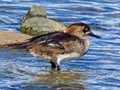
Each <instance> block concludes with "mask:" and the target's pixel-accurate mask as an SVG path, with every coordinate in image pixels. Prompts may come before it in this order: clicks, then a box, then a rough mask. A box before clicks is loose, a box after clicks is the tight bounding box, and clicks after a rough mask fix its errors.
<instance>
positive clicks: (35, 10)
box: [22, 6, 47, 23]
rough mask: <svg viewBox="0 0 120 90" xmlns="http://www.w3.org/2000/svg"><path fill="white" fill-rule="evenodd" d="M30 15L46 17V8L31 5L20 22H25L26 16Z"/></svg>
mask: <svg viewBox="0 0 120 90" xmlns="http://www.w3.org/2000/svg"><path fill="white" fill-rule="evenodd" d="M32 17H47V15H46V9H45V8H43V7H41V6H33V7H32V8H31V9H30V10H29V11H28V13H27V14H26V15H25V16H24V17H23V19H22V23H24V22H25V20H27V19H28V18H32Z"/></svg>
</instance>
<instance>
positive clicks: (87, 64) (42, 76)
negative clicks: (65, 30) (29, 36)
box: [0, 0, 120, 90]
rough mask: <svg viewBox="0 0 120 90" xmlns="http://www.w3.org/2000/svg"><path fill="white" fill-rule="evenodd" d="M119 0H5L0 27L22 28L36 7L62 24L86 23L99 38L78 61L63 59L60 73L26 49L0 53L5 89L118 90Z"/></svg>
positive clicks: (0, 3) (0, 78) (0, 10)
mask: <svg viewBox="0 0 120 90" xmlns="http://www.w3.org/2000/svg"><path fill="white" fill-rule="evenodd" d="M119 3H120V1H119V0H115V1H114V0H112V1H110V0H92V1H91V0H59V1H55V0H1V1H0V31H12V32H16V33H20V32H19V27H20V25H21V20H22V17H23V16H24V15H25V14H26V13H27V11H28V10H29V9H30V8H31V7H32V6H33V5H42V6H43V7H45V8H46V9H47V16H48V18H51V19H54V20H57V21H59V22H60V23H62V24H65V25H70V24H72V23H77V22H84V23H87V24H89V25H90V27H91V29H92V31H93V32H94V33H96V34H97V35H99V36H101V38H100V39H96V38H93V37H89V39H90V41H91V47H90V50H89V51H88V53H87V54H86V55H85V56H83V57H82V58H80V59H79V60H72V61H70V62H62V64H61V68H62V71H61V73H57V72H51V71H50V64H49V62H44V61H42V60H39V59H38V58H35V57H33V56H31V55H30V54H29V53H28V52H24V51H19V52H17V51H10V50H1V51H0V89H1V90H11V89H13V90H24V89H25V90H28V89H31V90H40V89H41V90H56V89H58V90H59V89H64V90H74V89H76V90H80V89H81V90H86V89H87V90H119V88H120V61H119V60H120V32H119V31H120V20H119V19H120V5H119Z"/></svg>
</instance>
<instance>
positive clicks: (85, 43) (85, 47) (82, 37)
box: [72, 33, 90, 54]
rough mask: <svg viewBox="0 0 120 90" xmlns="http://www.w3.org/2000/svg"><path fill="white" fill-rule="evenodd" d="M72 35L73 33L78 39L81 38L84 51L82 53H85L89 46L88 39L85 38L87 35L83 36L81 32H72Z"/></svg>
mask: <svg viewBox="0 0 120 90" xmlns="http://www.w3.org/2000/svg"><path fill="white" fill-rule="evenodd" d="M72 35H75V36H77V37H78V38H79V39H80V40H82V44H83V51H84V53H83V54H85V53H86V52H87V51H88V49H89V47H90V41H89V39H88V38H87V36H85V35H83V34H79V33H73V34H72Z"/></svg>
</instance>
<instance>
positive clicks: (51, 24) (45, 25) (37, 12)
mask: <svg viewBox="0 0 120 90" xmlns="http://www.w3.org/2000/svg"><path fill="white" fill-rule="evenodd" d="M65 28H66V27H65V26H64V25H62V24H60V23H59V22H57V21H54V20H51V19H48V18H47V16H46V9H45V8H43V7H41V6H33V7H32V8H31V9H30V10H29V11H28V13H27V14H26V15H25V16H24V17H23V20H22V25H21V27H20V30H21V31H22V32H23V33H26V34H29V35H42V34H46V33H48V32H53V31H63V30H64V29H65Z"/></svg>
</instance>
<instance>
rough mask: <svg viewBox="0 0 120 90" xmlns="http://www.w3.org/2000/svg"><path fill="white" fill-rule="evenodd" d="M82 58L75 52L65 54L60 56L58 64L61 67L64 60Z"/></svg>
mask: <svg viewBox="0 0 120 90" xmlns="http://www.w3.org/2000/svg"><path fill="white" fill-rule="evenodd" d="M80 56H81V55H80V54H79V53H75V52H72V53H68V54H63V55H58V59H57V64H58V65H60V62H61V61H62V60H65V61H67V60H71V59H76V58H79V57H80Z"/></svg>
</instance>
